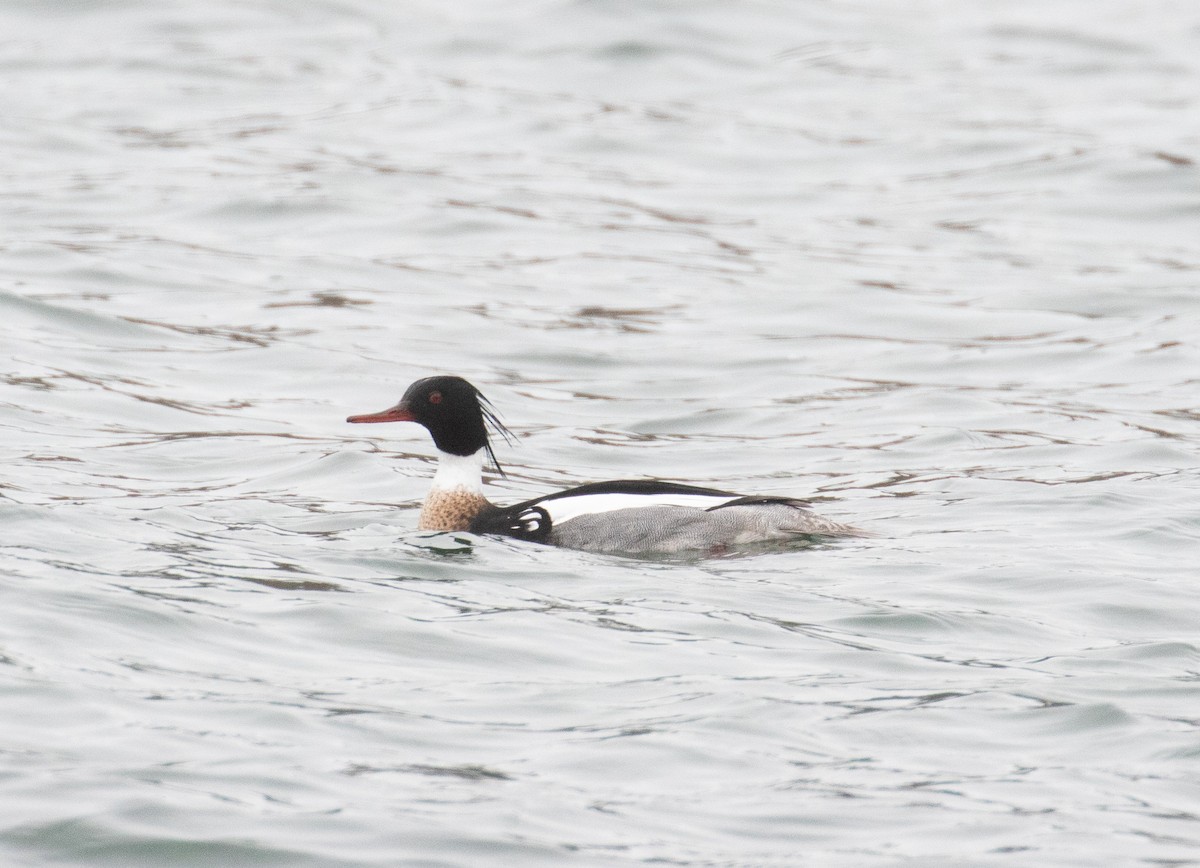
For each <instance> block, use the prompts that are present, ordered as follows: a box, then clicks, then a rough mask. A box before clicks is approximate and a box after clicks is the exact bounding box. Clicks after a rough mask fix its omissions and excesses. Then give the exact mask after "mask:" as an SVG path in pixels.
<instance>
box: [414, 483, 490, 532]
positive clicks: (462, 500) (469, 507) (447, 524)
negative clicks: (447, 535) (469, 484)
mask: <svg viewBox="0 0 1200 868" xmlns="http://www.w3.org/2000/svg"><path fill="white" fill-rule="evenodd" d="M487 505H488V501H487V498H486V497H484V496H483V495H482V494H477V493H475V492H471V491H466V490H464V489H461V488H459V489H455V490H453V491H431V492H429V496H428V497H426V498H425V504H424V505H423V506H422V507H421V519H420V521H418V522H417V529H418V530H467V529H468V528H469V527H470V526H471V519H473V518H474V517H475V516H476V515H478V514H479V511H480V510H481V509H483V508H484V507H485V506H487Z"/></svg>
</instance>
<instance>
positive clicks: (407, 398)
mask: <svg viewBox="0 0 1200 868" xmlns="http://www.w3.org/2000/svg"><path fill="white" fill-rule="evenodd" d="M346 421H347V422H416V423H417V424H418V425H424V426H425V428H426V430H428V431H429V433H430V435H431V436H432V437H433V444H434V445H435V446H436V447H437V448H438V449H439V450H440V451H442V452H446V453H448V454H450V455H474V454H475V453H476V452H478V451H479V450H480V449H483V450H486V452H487V456H488V458H490V459H491V461H492V464H493V465H494V466H495V468H496V470H497V471H498V472H499V473H500V475H501V476H503V475H504V471H503V469H501V467H500V463H499V462H498V461H496V454H495V453H494V452H493V451H492V443H491V440H490V439H489V436H488V426H491V428H492V430H494V431H496V432H497V433H498V434H499V435H500V436H501V437H503V438H504V439H505V440H508V441H509V442H511V438H512V434H511V432H509V430H508V429H507V428H505V427H504V425H503V423H501V422H500V419H499V418H498V417H497V416H496V412H495V411H494V410H493V409H492V405H491V403H490V402H489V401H488V399H487V398H485V397H484V396H483V394H482V393H481V392H480V391H479V390H478V389H476V388H475V387H474V386H472V385H471V384H470V383H468V382H467V381H466V380H464V379H463V378H462V377H450V376H440V377H426V378H425V379H423V380H417V381H416V382H415V383H413V384H412V385H411V386H409V387H408V389H407V390H405V392H404V397H403V398H401V399H400V402H399V403H398V404H396V405H395V406H394V407H389V408H388V409H386V410H382V411H380V412H378V413H365V414H363V415H360V416H350V417H349V418H347V419H346Z"/></svg>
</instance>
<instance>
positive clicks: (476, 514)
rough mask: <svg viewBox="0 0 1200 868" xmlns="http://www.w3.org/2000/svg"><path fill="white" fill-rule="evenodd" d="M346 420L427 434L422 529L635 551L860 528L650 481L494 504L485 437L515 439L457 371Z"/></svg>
mask: <svg viewBox="0 0 1200 868" xmlns="http://www.w3.org/2000/svg"><path fill="white" fill-rule="evenodd" d="M346 421H347V422H352V423H355V424H362V423H379V422H415V423H417V424H418V425H422V426H423V427H424V428H425V429H426V430H427V431H428V432H429V434H430V436H432V438H433V445H434V447H435V448H436V450H437V471H436V472H435V473H434V476H433V482H432V484H431V486H430V489H429V494H428V496H427V497H426V498H425V502H424V503H423V504H422V506H421V515H420V519H419V520H418V524H417V527H418V529H419V530H429V531H449V532H456V531H469V532H471V533H474V534H480V535H483V534H495V535H500V536H505V537H511V538H515V539H519V540H527V541H530V542H535V543H542V544H548V545H553V546H558V547H561V548H568V549H579V550H583V551H591V552H600V553H607V554H623V555H633V556H640V555H657V554H665V555H674V554H685V553H693V552H698V553H703V554H710V555H715V554H721V553H725V552H727V551H729V550H730V549H733V548H734V547H740V546H746V545H750V544H755V543H777V542H786V541H796V540H801V541H809V542H811V540H812V538H813V537H852V536H865V535H866V533H865V532H864V531H862V530H860V529H858V528H856V527H853V526H851V525H846V524H841V523H839V522H836V521H833V520H831V519H827V518H825V517H823V516H820V515H818V514H816V513H815V512H813V511H812V509H811V507H810V504H809V503H808V502H806V501H804V500H800V499H797V498H793V497H783V496H774V495H755V494H751V495H746V494H738V493H735V492H732V491H724V490H721V489H716V488H704V487H700V486H695V485H685V484H682V483H677V482H665V481H660V480H655V479H617V480H610V481H606V482H592V483H588V484H586V485H579V486H576V487H574V488H568V489H566V490H564V491H558V492H554V493H553V494H546V495H542V496H540V497H534V498H531V499H529V500H525V501H522V502H520V503H517V504H513V505H511V506H498V505H496V504H493V503H492V502H491V501H489V500H488V499H487V497H486V496H485V495H484V492H483V468H484V462H485V459H486V460H487V461H489V462H490V463H491V465H492V466H493V467H494V468H495V469H496V471H497V472H498V473H499V474H500V475H501V476H504V475H505V473H504V470H503V468H502V467H501V466H500V462H499V461H498V460H497V459H496V454H495V451H494V450H493V446H492V436H491V435H492V434H493V433H495V434H496V435H498V436H499V437H501V438H503V439H504V440H505V441H506V442H508V443H510V444H511V443H512V442H513V441H514V437H513V435H512V432H510V431H509V430H508V428H506V427H505V426H504V424H503V423H502V422H501V421H500V417H499V416H498V415H497V413H496V410H495V408H494V407H493V406H492V404H491V402H490V401H488V399H487V398H486V397H484V395H483V393H482V392H480V390H479V389H477V388H476V387H475V386H474V385H472V384H471V383H470V382H468V381H467V380H465V379H463V378H462V377H458V376H451V375H440V376H435V377H426V378H424V379H420V380H417V381H416V382H415V383H413V384H412V385H411V386H409V387H408V389H406V390H405V392H404V396H403V397H402V398H401V399H400V401H399V402H398V403H397V404H395V405H394V406H392V407H389V408H388V409H386V410H382V411H380V412H378V413H364V414H359V415H355V416H350V417H348V418H347V419H346Z"/></svg>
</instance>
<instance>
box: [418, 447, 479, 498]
mask: <svg viewBox="0 0 1200 868" xmlns="http://www.w3.org/2000/svg"><path fill="white" fill-rule="evenodd" d="M484 451H485V450H483V449H480V450H479V451H478V452H476V453H475V454H474V455H451V454H450V453H449V452H443V451H442V450H440V449H439V450H438V466H437V473H435V474H434V475H433V485H432V486H431V488H432V490H433V491H457V490H462V491H469V492H471V493H472V494H482V493H483V453H484Z"/></svg>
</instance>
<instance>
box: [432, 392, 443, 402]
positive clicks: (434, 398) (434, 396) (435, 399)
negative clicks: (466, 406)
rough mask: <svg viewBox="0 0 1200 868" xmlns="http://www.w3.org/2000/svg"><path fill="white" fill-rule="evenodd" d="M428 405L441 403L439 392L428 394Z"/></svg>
mask: <svg viewBox="0 0 1200 868" xmlns="http://www.w3.org/2000/svg"><path fill="white" fill-rule="evenodd" d="M429 403H430V404H440V403H442V393H441V392H430V393H429Z"/></svg>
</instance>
